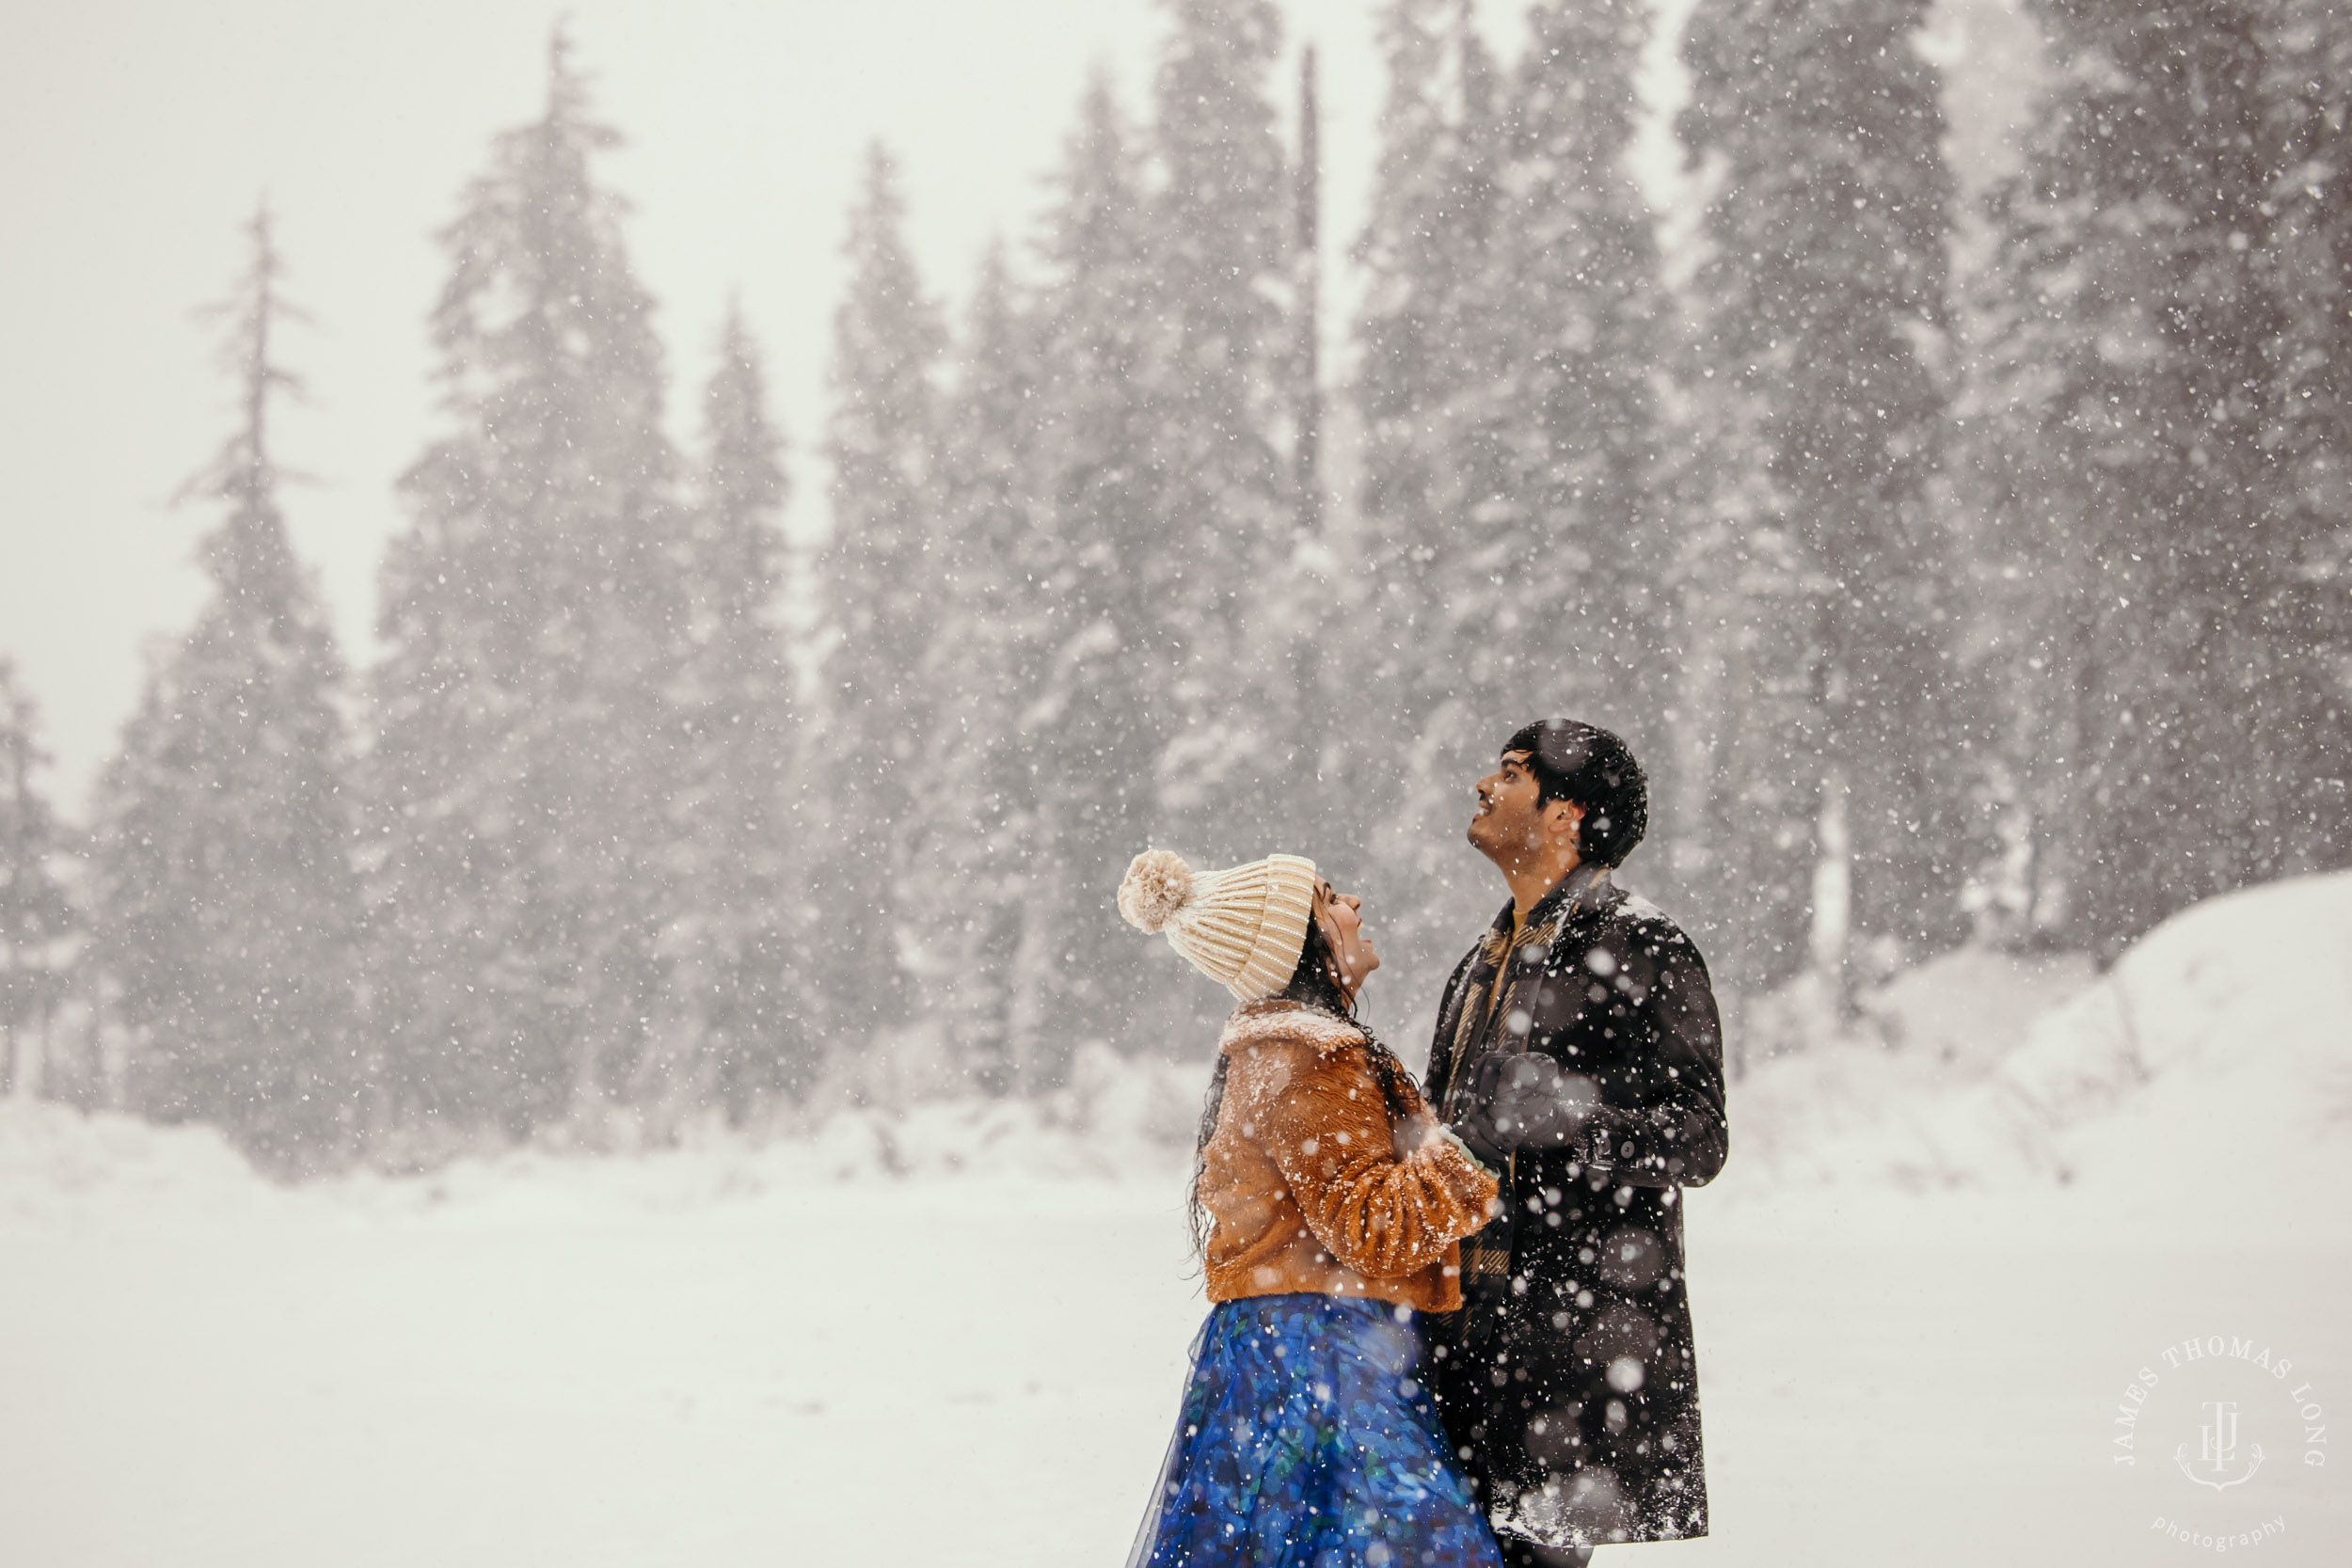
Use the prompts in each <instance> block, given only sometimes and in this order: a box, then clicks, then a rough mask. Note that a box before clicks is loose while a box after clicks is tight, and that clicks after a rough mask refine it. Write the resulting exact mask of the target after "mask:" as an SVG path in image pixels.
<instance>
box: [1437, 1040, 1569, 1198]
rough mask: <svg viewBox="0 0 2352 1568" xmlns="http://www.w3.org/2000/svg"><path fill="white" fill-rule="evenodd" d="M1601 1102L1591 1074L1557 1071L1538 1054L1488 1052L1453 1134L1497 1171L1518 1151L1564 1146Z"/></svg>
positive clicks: (1546, 1059)
mask: <svg viewBox="0 0 2352 1568" xmlns="http://www.w3.org/2000/svg"><path fill="white" fill-rule="evenodd" d="M1599 1103H1600V1096H1599V1093H1598V1086H1597V1085H1595V1084H1594V1082H1593V1081H1592V1080H1591V1079H1590V1078H1587V1077H1585V1076H1584V1075H1583V1074H1582V1073H1581V1072H1565V1071H1563V1070H1561V1067H1560V1064H1559V1063H1558V1062H1556V1061H1554V1060H1553V1059H1552V1058H1551V1057H1549V1056H1547V1055H1545V1054H1543V1053H1540V1052H1530V1053H1527V1054H1525V1055H1518V1056H1489V1057H1487V1058H1486V1060H1485V1061H1483V1062H1481V1063H1479V1064H1478V1068H1477V1071H1476V1075H1475V1076H1474V1077H1472V1078H1471V1080H1470V1108H1469V1109H1468V1110H1467V1111H1465V1112H1464V1113H1463V1114H1462V1119H1461V1120H1459V1121H1457V1122H1455V1123H1454V1135H1455V1136H1457V1137H1459V1138H1460V1139H1461V1140H1462V1142H1463V1143H1465V1144H1467V1145H1468V1146H1469V1147H1470V1152H1471V1153H1472V1154H1475V1155H1477V1156H1478V1157H1479V1159H1480V1160H1482V1161H1484V1162H1485V1163H1486V1164H1489V1165H1492V1166H1494V1167H1495V1168H1497V1169H1501V1168H1502V1163H1503V1161H1504V1160H1505V1159H1506V1158H1508V1157H1509V1156H1510V1154H1511V1153H1512V1152H1513V1151H1514V1150H1516V1149H1520V1148H1564V1147H1565V1146H1566V1145H1567V1143H1568V1142H1569V1141H1570V1140H1571V1139H1573V1138H1574V1137H1575V1136H1576V1134H1577V1132H1578V1130H1579V1129H1581V1127H1582V1126H1583V1125H1584V1122H1585V1119H1586V1118H1587V1117H1590V1116H1591V1115H1592V1114H1593V1110H1594V1108H1595V1107H1596V1106H1597V1105H1598V1104H1599Z"/></svg>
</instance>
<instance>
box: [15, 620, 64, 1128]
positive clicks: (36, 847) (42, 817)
mask: <svg viewBox="0 0 2352 1568" xmlns="http://www.w3.org/2000/svg"><path fill="white" fill-rule="evenodd" d="M48 762H49V757H48V754H47V753H46V752H43V751H42V750H41V747H40V710H39V709H38V708H37V707H36V706H35V705H34V704H33V699H32V698H31V696H30V695H29V694H27V693H26V692H25V691H24V689H22V688H21V687H19V686H18V684H17V679H16V667H15V665H14V664H12V663H10V662H9V661H8V659H6V658H0V1079H4V1080H5V1086H6V1088H7V1090H8V1092H11V1093H14V1094H17V1095H20V1096H27V1097H29V1096H32V1095H36V1094H39V1093H40V1091H41V1086H42V1085H41V1074H42V1070H43V1069H44V1068H45V1066H46V1065H47V1057H48V1047H49V1019H50V1015H51V1013H52V1012H53V1011H54V1010H55V1008H56V1005H57V1002H58V1000H59V998H60V997H61V995H62V994H63V992H64V989H65V974H64V969H63V964H64V955H63V953H62V952H61V946H60V944H61V943H63V942H66V941H67V940H69V939H70V938H71V937H72V935H73V933H74V932H75V931H76V930H77V929H78V928H79V927H80V921H79V919H78V918H77V917H76V913H75V911H74V909H73V906H72V902H71V901H70V900H69V899H68V898H67V896H66V891H65V888H64V886H63V885H62V884H61V883H60V882H59V881H58V879H57V876H56V860H57V857H58V856H59V855H61V854H62V853H63V852H64V851H63V847H62V845H61V844H60V842H59V835H58V831H57V823H56V817H55V816H52V815H51V813H50V810H49V802H48V801H46V800H42V799H41V797H40V792H39V791H38V790H36V789H35V788H34V787H33V773H34V771H35V770H36V769H38V768H43V767H45V766H47V764H48Z"/></svg>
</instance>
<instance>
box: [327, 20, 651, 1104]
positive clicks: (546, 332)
mask: <svg viewBox="0 0 2352 1568" xmlns="http://www.w3.org/2000/svg"><path fill="white" fill-rule="evenodd" d="M616 140H617V137H616V135H614V133H612V131H611V130H609V129H607V128H606V127H605V126H603V125H602V124H600V123H599V122H598V121H596V119H594V118H593V117H592V114H591V111H590V105H589V103H588V98H587V92H586V88H585V87H584V85H583V83H582V81H581V79H580V74H579V73H578V71H576V70H575V69H574V68H573V66H572V63H571V60H570V57H569V50H568V48H567V46H566V44H565V41H564V37H563V36H562V34H561V33H560V32H559V33H558V34H557V35H556V36H555V38H554V39H553V40H552V41H551V43H550V47H549V52H548V101H547V109H546V112H545V113H544V114H543V115H541V116H540V118H539V119H536V120H533V121H532V122H531V123H529V124H527V125H524V126H521V127H519V128H517V129H516V130H513V131H509V132H505V133H503V134H501V135H499V136H498V137H497V138H496V139H495V140H494V142H493V143H492V148H491V155H490V163H489V167H488V168H487V169H486V170H485V172H484V173H483V174H481V175H480V176H479V177H478V178H476V179H475V180H474V181H473V182H472V183H471V184H470V185H469V186H468V187H467V190H466V193H465V196H464V198H463V202H462V205H461V208H460V210H459V213H458V214H457V217H456V218H455V219H454V221H453V222H452V223H451V224H450V226H449V227H448V228H447V229H446V230H443V231H442V236H441V238H442V244H443V245H445V247H446V248H447V250H448V252H449V255H450V260H451V272H450V277H449V281H448V283H447V284H446V285H445V286H444V288H443V290H442V293H441V296H440V299H439V301H438V302H437V305H436V306H435V308H434V311H433V317H432V330H433V341H434V344H435V347H436V349H437V351H438V354H439V359H440V363H439V366H438V369H437V381H438V383H439V386H440V394H441V396H440V402H441V413H442V418H443V420H444V421H445V428H444V431H443V433H442V434H441V435H440V436H437V438H436V439H434V440H433V441H432V442H431V444H430V445H429V446H428V447H427V449H426V450H425V452H424V453H423V455H422V456H421V458H420V459H419V460H418V462H417V463H416V465H415V466H414V467H411V468H410V469H409V470H408V472H407V473H406V475H405V476H404V478H403V479H402V481H401V489H402V493H403V495H404V496H405V499H406V501H407V504H408V508H409V512H410V515H411V516H412V518H413V522H412V525H411V527H410V528H409V530H408V531H407V532H405V534H403V535H401V536H399V537H398V538H396V539H395V540H394V541H393V543H392V545H391V547H390V549H389V554H388V556H387V560H386V562H385V567H384V572H383V590H382V598H383V603H382V611H381V615H380V620H379V625H380V626H381V629H382V635H383V637H384V640H385V641H386V642H387V643H389V650H388V652H387V655H386V657H385V658H384V661H383V662H382V664H381V665H379V666H378V668H377V670H376V671H375V676H374V680H373V695H374V704H373V710H374V711H373V718H374V723H375V727H376V732H377V733H376V737H375V743H374V745H373V749H372V781H371V789H370V804H371V807H372V809H373V812H374V813H375V820H374V822H373V825H372V832H371V835H370V836H371V840H372V848H373V854H372V861H373V879H374V891H373V897H374V900H375V904H376V910H377V914H376V921H375V925H376V929H377V932H378V939H379V940H378V941H377V942H376V945H375V948H374V952H373V967H374V971H375V974H376V975H377V978H378V990H379V994H380V995H381V997H382V999H383V1007H382V1009H381V1017H382V1020H383V1024H382V1034H383V1037H384V1040H385V1043H386V1045H387V1047H388V1048H389V1051H390V1052H391V1053H392V1057H393V1068H392V1086H393V1089H394V1093H395V1098H396V1111H397V1114H398V1115H399V1117H402V1118H403V1119H404V1120H414V1119H416V1118H419V1117H436V1116H437V1117H446V1118H449V1119H451V1120H453V1121H458V1122H470V1123H474V1124H478V1125H480V1124H487V1125H493V1126H499V1127H502V1128H503V1129H504V1130H505V1131H506V1132H509V1133H510V1134H512V1135H517V1136H519V1135H523V1134H526V1133H529V1132H532V1131H533V1130H536V1129H548V1128H550V1127H556V1126H563V1127H567V1128H569V1129H571V1131H572V1132H573V1134H575V1135H577V1136H580V1137H583V1138H589V1139H599V1138H602V1137H604V1136H606V1132H605V1120H606V1117H607V1115H608V1111H609V1108H610V1106H611V1104H612V1101H614V1100H615V1099H616V1098H628V1097H638V1098H648V1097H650V1098H659V1097H660V1093H661V1087H660V1085H652V1084H645V1083H641V1082H639V1075H640V1073H641V1071H642V1070H644V1069H647V1068H649V1067H651V1068H654V1069H659V1068H660V1065H662V1064H664V1063H666V1062H667V1061H669V1060H671V1059H672V1057H673V1053H672V1052H671V1051H670V1050H669V1049H668V1048H667V1045H666V1043H664V1042H668V1041H671V1040H673V1039H675V1037H677V1036H678V1035H679V1034H681V1033H687V1032H691V1030H692V1029H693V1028H694V1027H695V1021H693V1020H691V1018H686V1017H683V1016H681V1006H680V1002H681V999H680V998H679V997H678V996H676V995H675V992H674V989H673V987H672V986H671V984H670V973H669V972H670V967H671V958H670V955H669V954H668V953H667V952H666V951H665V949H664V948H663V946H662V939H663V935H664V932H665V930H667V929H668V927H670V925H671V923H672V921H673V919H674V918H675V913H676V911H677V908H678V906H679V904H680V902H681V901H683V900H691V898H693V897H694V896H695V890H693V889H691V888H688V887H680V886H677V885H676V884H675V881H674V880H673V878H672V875H671V870H670V867H671V861H672V856H673V854H674V853H675V849H676V847H677V846H676V838H675V823H674V817H673V814H672V810H671V800H670V793H671V789H672V786H673V784H674V782H675V781H674V770H675V768H677V767H678V764H679V760H680V757H681V754H682V752H683V750H684V748H685V742H686V736H687V732H686V729H685V726H684V723H683V721H682V719H681V716H680V714H679V713H678V710H677V708H676V706H675V703H674V702H673V701H672V700H671V696H670V692H671V687H670V682H669V677H670V676H671V674H672V673H673V672H674V670H675V663H676V659H675V649H676V648H677V646H678V645H679V642H680V641H681V639H682V637H683V633H684V627H685V626H686V625H687V624H688V622H689V620H690V618H691V610H690V606H689V603H688V600H689V597H690V595H689V594H687V592H686V590H685V585H684V583H683V582H682V581H681V574H680V573H679V571H678V569H677V562H678V559H679V555H680V545H681V542H682V538H683V536H684V534H685V533H686V531H687V530H686V527H685V525H684V523H683V521H682V518H681V515H680V509H679V508H678V507H677V506H676V504H675V501H674V499H673V495H672V489H673V484H674V478H675V474H674V470H675V457H674V454H673V452H672V450H671V447H670V443H669V440H668V438H667V436H664V434H663V432H662V425H661V404H662V391H663V372H662V363H661V350H660V343H659V341H657V339H656V338H655V335H654V332H653V328H652V323H651V316H652V311H653V302H652V300H651V299H650V298H649V297H648V296H647V295H646V293H645V292H644V289H643V288H642V287H641V286H640V285H639V284H638V282H637V279H636V277H634V276H633V274H632V273H631V271H630V269H629V264H628V257H627V255H626V253H625V251H624V248H623V245H622V240H621V232H620V220H621V216H622V213H623V207H622V203H621V202H620V200H619V199H618V198H615V197H614V196H612V194H611V193H609V192H608V191H606V190H604V189H602V188H601V187H599V186H598V185H597V183H596V180H595V178H594V176H593V174H592V171H591V167H590V163H591V159H592V158H593V156H594V155H595V154H596V153H597V152H598V151H600V150H604V149H606V148H608V147H610V146H612V144H613V143H614V142H615V141H616ZM622 1135H627V1134H626V1133H625V1132H624V1133H623V1134H622Z"/></svg>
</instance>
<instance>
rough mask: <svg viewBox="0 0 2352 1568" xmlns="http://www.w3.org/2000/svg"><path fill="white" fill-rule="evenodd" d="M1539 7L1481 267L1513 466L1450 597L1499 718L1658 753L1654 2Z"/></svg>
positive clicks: (1473, 531) (1466, 546)
mask: <svg viewBox="0 0 2352 1568" xmlns="http://www.w3.org/2000/svg"><path fill="white" fill-rule="evenodd" d="M1528 24H1529V38H1528V44H1527V49H1526V53H1525V55H1524V56H1523V58H1522V61H1521V64H1520V66H1519V69H1518V73H1517V75H1516V78H1515V79H1514V80H1513V82H1512V84H1511V88H1510V96H1509V100H1508V103H1507V106H1506V109H1505V119H1506V139H1505V141H1504V145H1503V149H1502V150H1503V154H1504V157H1503V162H1502V168H1501V171H1500V174H1499V182H1500V184H1501V187H1502V191H1501V197H1502V205H1501V212H1500V214H1499V217H1500V221H1499V225H1498V231H1499V234H1500V236H1501V246H1500V254H1499V256H1498V257H1497V261H1498V262H1499V268H1498V269H1491V270H1490V271H1489V273H1488V275H1487V277H1486V279H1485V285H1486V288H1487V289H1488V290H1489V291H1490V292H1491V296H1492V297H1491V298H1490V300H1489V301H1488V304H1487V309H1488V310H1489V311H1490V312H1491V314H1492V317H1493V318H1494V320H1495V321H1496V323H1497V325H1498V326H1499V327H1500V330H1499V332H1496V333H1495V336H1496V337H1497V339H1498V341H1502V342H1505V343H1508V344H1511V345H1513V346H1514V349H1515V353H1514V355H1513V360H1512V363H1511V365H1510V369H1509V379H1508V382H1507V388H1504V387H1498V388H1495V390H1497V391H1499V392H1502V410H1501V420H1502V431H1501V445H1502V450H1503V451H1504V452H1506V453H1507V454H1508V461H1509V466H1510V469H1509V473H1508V475H1507V478H1506V480H1505V482H1504V486H1503V490H1502V494H1501V495H1500V496H1499V497H1497V498H1496V499H1495V500H1494V501H1493V502H1490V503H1489V505H1488V506H1487V507H1486V508H1485V509H1483V510H1482V513H1481V515H1479V516H1478V517H1476V518H1475V519H1473V520H1472V521H1471V523H1470V530H1469V532H1468V536H1467V537H1465V538H1464V539H1463V540H1462V543H1461V546H1459V547H1458V548H1457V550H1456V551H1455V552H1454V558H1453V559H1454V562H1455V563H1456V566H1457V570H1458V572H1459V576H1458V578H1456V579H1455V581H1454V584H1453V585H1452V590H1451V592H1449V594H1447V598H1448V600H1449V602H1450V604H1451V606H1452V609H1453V610H1454V614H1455V616H1456V617H1458V618H1459V626H1460V631H1459V633H1458V634H1457V635H1459V636H1460V637H1461V638H1463V639H1465V640H1474V641H1476V642H1477V643H1479V644H1481V646H1480V648H1479V651H1478V653H1477V654H1476V655H1473V656H1472V664H1471V668H1472V669H1474V670H1476V671H1478V672H1479V674H1478V675H1477V676H1475V677H1473V680H1472V683H1471V688H1470V689H1472V690H1473V691H1475V692H1477V693H1478V694H1479V696H1480V698H1481V699H1482V701H1481V706H1482V709H1483V710H1484V711H1485V712H1486V715H1487V717H1486V725H1487V727H1488V728H1490V729H1491V728H1493V727H1494V726H1495V724H1496V723H1497V722H1498V720H1497V719H1496V718H1495V717H1494V715H1495V714H1496V713H1499V712H1502V711H1511V712H1515V713H1525V714H1528V715H1530V716H1532V715H1534V713H1536V712H1538V711H1541V712H1565V713H1574V714H1579V715H1583V716H1587V717H1590V718H1592V719H1593V720H1595V721H1597V722H1600V723H1603V724H1607V725H1608V726H1610V727H1611V728H1613V729H1615V730H1616V731H1618V732H1619V733H1620V734H1622V735H1623V736H1626V738H1627V739H1628V740H1629V741H1630V742H1631V743H1632V744H1633V747H1634V750H1635V752H1637V754H1639V755H1641V756H1643V757H1645V758H1652V759H1656V762H1657V764H1658V765H1659V766H1660V767H1661V768H1662V767H1663V765H1664V764H1665V762H1666V756H1667V748H1666V747H1665V745H1664V744H1663V740H1664V733H1665V732H1664V726H1663V725H1662V723H1661V709H1662V707H1663V706H1664V705H1665V699H1666V696H1667V694H1668V692H1669V691H1670V690H1671V689H1672V682H1671V679H1670V678H1669V677H1670V671H1669V670H1668V669H1667V667H1666V659H1665V657H1664V653H1665V650H1664V648H1663V647H1662V645H1661V644H1662V641H1663V639H1662V636H1661V632H1662V626H1663V621H1664V616H1663V608H1662V604H1661V589H1662V587H1663V585H1664V582H1665V580H1666V579H1667V578H1668V576H1669V568H1670V567H1671V565H1672V561H1671V557H1670V554H1669V550H1668V541H1667V540H1665V539H1664V538H1663V537H1662V526H1661V518H1660V517H1659V516H1658V515H1657V513H1656V509H1655V508H1654V507H1653V506H1652V505H1651V504H1650V501H1649V493H1650V491H1651V489H1652V487H1653V485H1654V483H1655V481H1656V477H1657V476H1656V473H1655V471H1654V470H1655V469H1656V467H1657V446H1658V431H1657V423H1658V416H1657V410H1656V407H1655V401H1656V399H1655V393H1654V390H1653V388H1652V386H1651V377H1652V376H1654V375H1655V374H1657V373H1658V370H1659V367H1660V364H1661V359H1662V355H1661V352H1660V346H1661V345H1660V335H1659V325H1660V314H1661V311H1660V305H1659V278H1658V274H1659V258H1658V245H1657V241H1656V239H1655V237H1654V235H1653V232H1652V228H1651V218H1650V213H1649V209H1648V206H1647V204H1646V202H1645V200H1644V198H1643V197H1642V193H1641V191H1640V189H1639V188H1638V187H1637V186H1636V185H1635V183H1634V180H1633V175H1632V172H1631V169H1630V166H1629V162H1628V159H1629V152H1630V150H1631V146H1632V140H1633V133H1634V122H1635V118H1636V115H1635V110H1636V103H1635V98H1634V91H1633V72H1634V69H1635V66H1636V63H1637V61H1638V59H1639V56H1640V54H1641V50H1642V46H1643V42H1644V40H1645V36H1646V34H1647V32H1648V25H1649V24H1648V8H1647V7H1646V6H1645V5H1644V4H1642V3H1640V0H1602V3H1598V4H1595V3H1588V0H1546V3H1544V4H1539V5H1537V6H1536V7H1534V8H1533V9H1532V10H1531V11H1530V12H1529V15H1528ZM1498 633H1500V635H1498ZM1523 721H1524V720H1517V721H1515V722H1523ZM1489 743H1491V742H1489ZM1660 782H1661V783H1662V782H1663V781H1662V780H1661V781H1660Z"/></svg>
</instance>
